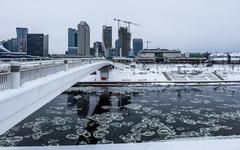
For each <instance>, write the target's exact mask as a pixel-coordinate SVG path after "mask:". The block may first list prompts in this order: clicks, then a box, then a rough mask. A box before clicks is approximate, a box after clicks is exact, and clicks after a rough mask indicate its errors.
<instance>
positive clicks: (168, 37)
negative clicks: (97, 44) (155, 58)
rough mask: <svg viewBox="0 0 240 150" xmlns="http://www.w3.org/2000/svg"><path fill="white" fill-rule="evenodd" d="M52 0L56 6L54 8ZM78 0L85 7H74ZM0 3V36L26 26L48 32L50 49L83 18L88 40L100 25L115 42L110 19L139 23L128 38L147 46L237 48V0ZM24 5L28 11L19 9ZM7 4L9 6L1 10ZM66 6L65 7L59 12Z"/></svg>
mask: <svg viewBox="0 0 240 150" xmlns="http://www.w3.org/2000/svg"><path fill="white" fill-rule="evenodd" d="M56 2H58V3H59V5H58V6H57V7H53V6H55V5H54V4H55V3H56ZM125 2H126V3H125ZM73 3H74V5H72V4H73ZM80 3H81V5H84V7H82V8H81V9H78V8H77V7H78V6H79V5H78V4H80ZM2 4H3V6H4V7H3V8H2V9H1V10H0V12H1V15H0V16H1V18H2V20H4V22H2V23H1V29H0V33H1V34H0V40H5V39H10V38H13V37H16V36H15V32H14V31H15V28H16V27H26V28H29V29H30V32H34V33H42V32H43V33H47V34H49V35H50V39H49V40H50V41H49V43H50V48H49V49H50V53H64V52H65V51H66V50H67V44H68V43H67V42H68V40H67V38H68V36H67V30H68V28H69V27H73V28H76V27H75V25H76V24H77V23H79V22H80V21H82V20H85V21H86V22H88V24H89V26H90V29H91V43H93V42H94V41H101V36H102V34H101V32H102V30H101V28H102V25H105V24H106V25H110V26H112V27H113V41H115V40H116V39H117V23H116V22H114V21H113V18H120V19H123V20H129V21H133V22H136V23H139V24H141V25H142V27H132V28H131V30H132V33H133V36H132V38H143V39H144V40H150V41H152V44H150V48H157V47H160V48H169V49H178V48H179V49H181V50H183V51H193V50H194V51H200V50H202V51H216V50H219V51H224V50H229V51H231V50H239V48H240V34H239V32H240V30H239V26H240V21H239V19H238V16H237V15H238V14H239V10H238V6H239V4H240V2H239V1H237V0H229V1H228V2H226V1H224V0H212V1H207V0H203V1H193V0H182V1H181V2H180V1H177V0H170V1H167V2H166V1H159V0H158V1H157V0H150V1H148V3H147V4H146V2H143V1H136V0H133V1H131V2H129V1H126V0H123V1H114V2H112V1H110V0H104V1H101V2H96V1H93V0H90V1H87V2H85V1H84V2H83V1H76V0H70V1H61V2H59V1H56V0H53V1H51V2H49V1H45V0H43V1H37V2H32V1H30V0H23V1H21V2H19V1H14V0H3V1H2ZM10 4H14V6H17V7H14V6H13V5H10ZM25 5H27V6H28V7H27V8H28V9H27V10H24V11H23V10H22V7H23V6H25ZM10 6H11V7H14V8H13V9H11V12H9V13H5V12H8V10H9V9H10V8H9V7H10ZM45 6H46V8H45V9H44V10H43V9H42V7H45ZM70 8H71V9H70ZM90 8H91V9H90ZM97 8H102V9H97ZM104 8H106V9H104ZM122 8H124V9H122ZM65 9H68V11H62V10H65ZM89 10H91V11H89ZM94 10H98V13H96V11H94ZM113 10H114V11H113ZM123 10H124V11H123ZM143 10H144V11H143ZM30 12H31V13H30ZM62 12H63V13H62ZM16 14H17V15H16ZM122 25H123V24H122ZM91 45H92V44H91ZM145 47H146V45H144V48H145Z"/></svg>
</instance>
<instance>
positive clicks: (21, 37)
mask: <svg viewBox="0 0 240 150" xmlns="http://www.w3.org/2000/svg"><path fill="white" fill-rule="evenodd" d="M16 30H17V47H18V52H27V34H28V29H27V28H19V27H17V28H16Z"/></svg>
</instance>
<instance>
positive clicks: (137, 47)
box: [133, 38, 143, 56]
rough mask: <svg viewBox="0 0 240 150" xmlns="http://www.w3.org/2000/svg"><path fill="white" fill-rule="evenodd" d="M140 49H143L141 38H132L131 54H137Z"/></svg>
mask: <svg viewBox="0 0 240 150" xmlns="http://www.w3.org/2000/svg"><path fill="white" fill-rule="evenodd" d="M141 50H143V39H137V38H136V39H133V55H134V56H137V53H138V52H139V51H141Z"/></svg>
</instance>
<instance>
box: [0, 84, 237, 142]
mask: <svg viewBox="0 0 240 150" xmlns="http://www.w3.org/2000/svg"><path fill="white" fill-rule="evenodd" d="M233 135H240V86H219V87H217V86H199V87H198V86H178V87H173V86H169V87H73V88H71V89H69V90H68V91H66V92H64V93H63V94H61V95H59V96H58V97H57V98H55V99H54V100H52V101H51V102H49V103H48V104H46V105H45V106H43V107H42V108H40V109H39V110H37V111H36V112H35V113H33V114H32V115H30V116H29V117H27V118H26V119H24V120H23V121H22V122H20V123H19V124H17V125H16V126H15V127H13V128H12V129H10V130H9V131H7V132H6V133H5V134H3V135H1V136H0V146H45V145H83V144H110V143H135V142H150V141H159V140H169V139H176V138H189V137H212V136H233Z"/></svg>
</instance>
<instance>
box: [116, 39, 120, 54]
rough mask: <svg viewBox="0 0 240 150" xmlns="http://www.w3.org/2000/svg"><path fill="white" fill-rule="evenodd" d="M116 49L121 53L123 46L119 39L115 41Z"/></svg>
mask: <svg viewBox="0 0 240 150" xmlns="http://www.w3.org/2000/svg"><path fill="white" fill-rule="evenodd" d="M115 48H116V50H118V51H120V48H121V46H120V40H119V39H117V40H116V41H115Z"/></svg>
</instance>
